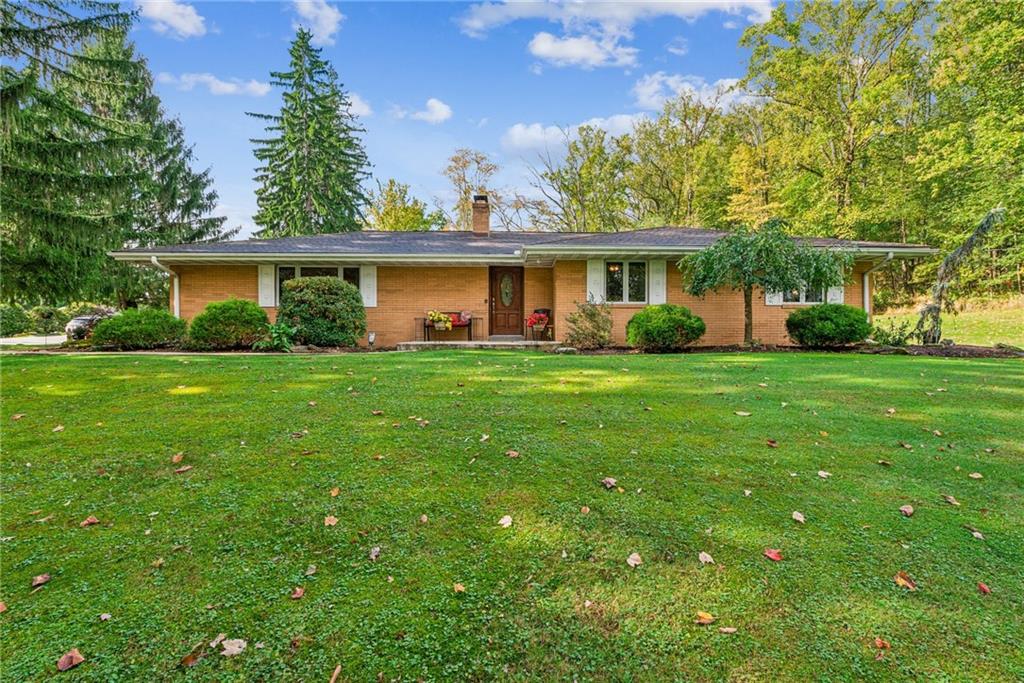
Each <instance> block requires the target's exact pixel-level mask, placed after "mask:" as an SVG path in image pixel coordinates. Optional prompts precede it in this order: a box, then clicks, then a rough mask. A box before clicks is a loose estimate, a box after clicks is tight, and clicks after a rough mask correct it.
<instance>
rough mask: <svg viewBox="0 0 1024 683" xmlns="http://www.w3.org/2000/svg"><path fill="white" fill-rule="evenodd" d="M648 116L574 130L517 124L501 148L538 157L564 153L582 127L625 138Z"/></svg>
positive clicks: (598, 121) (619, 117)
mask: <svg viewBox="0 0 1024 683" xmlns="http://www.w3.org/2000/svg"><path fill="white" fill-rule="evenodd" d="M645 116H646V115H645V114H616V115H614V116H608V117H595V118H591V119H587V120H586V121H581V122H579V123H577V124H576V125H574V126H568V127H566V128H562V127H560V126H545V125H543V124H540V123H529V124H527V123H517V124H515V125H513V126H511V127H510V128H509V129H508V130H506V131H505V133H504V135H502V136H501V146H502V147H503V148H504V149H505V151H507V152H510V153H518V154H525V153H531V152H533V153H536V152H544V151H550V152H552V153H559V154H560V153H561V151H562V150H563V149H564V147H565V143H566V142H567V138H566V135H567V134H568V140H572V139H573V138H575V137H576V130H577V129H578V128H579V127H580V126H590V127H592V128H602V129H604V130H605V131H607V132H608V133H609V134H611V135H623V134H625V133H628V132H630V131H631V130H633V126H635V125H636V123H637V121H639V120H640V119H642V118H645Z"/></svg>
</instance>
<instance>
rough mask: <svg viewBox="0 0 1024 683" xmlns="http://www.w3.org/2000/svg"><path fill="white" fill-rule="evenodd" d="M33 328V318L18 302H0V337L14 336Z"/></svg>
mask: <svg viewBox="0 0 1024 683" xmlns="http://www.w3.org/2000/svg"><path fill="white" fill-rule="evenodd" d="M31 329H32V319H31V318H30V317H28V313H26V312H25V309H24V308H22V307H21V306H19V305H18V304H0V337H13V336H14V335H16V334H23V333H25V332H29V331H31Z"/></svg>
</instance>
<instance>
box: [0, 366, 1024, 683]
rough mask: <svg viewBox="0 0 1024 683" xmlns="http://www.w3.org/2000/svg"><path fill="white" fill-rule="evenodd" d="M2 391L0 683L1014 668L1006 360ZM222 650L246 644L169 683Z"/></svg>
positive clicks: (154, 382)
mask: <svg viewBox="0 0 1024 683" xmlns="http://www.w3.org/2000/svg"><path fill="white" fill-rule="evenodd" d="M2 381H3V384H2V389H3V410H2V423H0V424H2V438H3V442H2V447H3V460H2V469H0V494H2V504H3V509H2V517H3V519H2V526H3V531H2V536H3V542H2V544H0V551H2V585H0V600H2V601H3V602H4V603H6V607H7V610H6V612H4V613H3V614H2V615H0V634H2V639H0V640H2V644H0V656H2V660H3V661H2V674H3V679H4V680H11V681H15V680H17V681H35V680H48V679H49V678H50V677H51V676H52V675H54V672H55V665H56V662H57V659H58V658H59V657H60V655H61V654H62V653H64V652H66V651H68V650H70V649H71V648H78V650H80V652H81V653H82V655H83V656H84V657H85V662H84V663H83V664H81V665H80V666H78V667H77V668H75V669H73V670H72V671H70V672H67V673H64V674H60V677H61V679H65V678H66V679H68V680H79V679H83V680H84V679H88V680H97V681H115V680H121V681H127V680H164V679H182V680H209V681H231V680H239V681H241V680H267V681H277V680H301V681H316V680H319V681H326V680H327V679H328V678H330V676H331V673H332V672H333V671H334V669H335V667H336V666H337V665H339V664H340V665H341V671H342V673H341V676H340V677H339V680H354V681H370V680H378V679H377V676H378V673H379V674H380V675H381V676H382V678H381V680H416V679H417V678H423V679H426V680H437V681H449V680H467V679H469V680H488V679H495V678H498V679H504V680H522V679H535V680H545V681H548V680H557V679H563V680H572V679H574V678H575V679H578V680H594V679H597V680H657V681H663V680H671V679H677V680H678V679H687V680H722V679H733V680H776V679H781V680H808V679H817V680H822V679H830V680H895V679H900V680H907V679H919V680H924V679H932V680H934V679H945V680H964V679H973V680H992V681H997V680H999V681H1006V680H1011V679H1018V680H1019V679H1021V678H1024V654H1022V653H1024V467H1022V463H1024V439H1022V435H1024V431H1022V427H1021V422H1022V415H1024V363H1021V362H1020V361H1019V360H1002V361H1000V360H960V359H943V358H919V357H904V356H892V357H880V356H864V355H853V354H848V355H828V354H796V353H788V354H731V355H730V354H693V355H682V356H664V357H657V356H638V355H631V356H588V357H565V356H553V355H544V354H511V353H484V352H480V353H475V352H462V353H450V354H442V353H436V354H434V353H425V354H350V355H340V356H316V357H310V356H292V357H286V356H263V357H252V356H221V357H217V356H164V357H156V356H111V355H108V356H100V355H78V356H65V357H52V356H51V357H46V356H31V357H30V356H10V355H7V356H4V357H3V358H2ZM761 385H764V386H761ZM310 402H315V405H311V404H310ZM888 408H894V409H895V413H894V414H892V415H889V414H887V409H888ZM372 411H383V413H382V414H380V415H374V414H372ZM737 411H740V412H747V413H750V415H749V416H747V417H743V416H739V415H736V412H737ZM15 414H24V416H23V417H21V418H20V419H17V420H15V419H14V417H13V416H14V415H15ZM416 418H419V420H421V422H418V421H417V419H416ZM428 422H429V423H428ZM58 425H62V426H63V430H62V431H54V430H55V428H56V427H57V426H58ZM933 430H938V432H941V436H940V435H937V433H933ZM484 435H487V436H486V438H485V436H484ZM769 439H772V440H775V441H776V442H777V447H776V448H772V447H769V445H768V443H767V440H769ZM900 442H904V443H906V444H907V445H908V446H909V448H905V447H903V446H901V445H900ZM987 449H992V452H988V450H987ZM509 450H515V451H518V452H519V457H516V458H512V457H508V456H507V455H506V451H509ZM176 453H182V454H183V459H182V460H181V462H180V463H172V456H174V455H175V454H176ZM880 460H884V461H888V462H889V463H891V465H889V466H885V465H880V464H879V461H880ZM183 466H192V469H191V470H189V471H186V472H184V473H181V474H176V473H175V469H176V468H179V467H183ZM819 470H824V471H827V472H828V473H830V474H831V476H829V477H827V478H822V477H820V476H819V475H818V472H819ZM974 472H978V473H981V474H982V475H983V478H981V479H975V478H971V477H970V476H969V474H970V473H974ZM605 477H614V478H615V479H617V482H618V486H620V487H621V490H615V489H612V490H606V489H605V488H604V487H603V486H602V484H601V480H602V479H603V478H605ZM333 487H338V489H340V494H339V495H337V496H336V497H332V495H331V489H332V488H333ZM744 489H747V490H749V491H750V492H751V493H750V495H749V496H745V495H744ZM943 495H952V496H955V497H956V499H957V500H958V501H959V503H960V506H959V507H955V506H953V505H951V504H948V503H946V502H944V501H943V498H942V496H943ZM908 504H909V505H912V506H913V507H914V509H915V512H914V514H913V516H912V517H909V518H907V517H904V516H902V515H901V514H900V511H899V508H900V506H903V505H908ZM583 506H587V507H589V510H590V511H589V514H583V513H582V512H581V507H583ZM794 511H799V512H801V513H802V514H803V515H804V517H805V518H806V523H805V524H798V523H797V522H796V521H794V520H793V519H792V513H793V512H794ZM90 515H94V516H95V517H96V518H98V520H99V524H96V525H92V526H88V527H86V528H82V527H80V526H79V523H80V522H81V521H83V520H85V519H86V518H87V517H88V516H90ZM329 515H331V516H335V517H337V519H338V522H337V525H336V526H325V524H324V519H325V517H326V516H329ZM421 515H426V516H427V521H426V523H421V521H420V516H421ZM505 515H509V516H511V518H512V525H511V526H510V527H508V528H503V527H502V526H500V525H499V519H501V518H502V517H503V516H505ZM967 527H970V528H971V529H976V530H977V531H978V532H980V533H981V534H982V535H983V536H984V538H983V539H978V538H975V537H973V536H972V533H971V530H970V529H968V528H967ZM375 546H378V547H379V548H380V556H379V559H377V561H375V562H374V561H371V560H370V559H369V555H370V553H371V549H372V548H374V547H375ZM766 548H777V549H779V550H781V552H782V555H783V560H782V561H781V562H772V561H770V560H768V559H767V558H766V557H764V556H763V554H762V553H763V552H764V550H765V549H766ZM702 551H703V552H707V553H710V555H711V556H712V557H713V558H714V561H715V564H709V565H705V566H702V565H701V563H700V561H699V560H698V554H699V553H701V552H702ZM634 552H635V553H639V554H640V556H641V557H642V559H643V564H641V565H640V566H638V567H636V568H631V567H630V566H628V565H627V563H626V558H627V557H628V556H629V555H630V554H631V553H634ZM310 565H315V566H316V571H315V573H313V574H312V575H311V576H307V575H306V574H307V567H309V566H310ZM901 570H904V571H906V572H907V573H908V574H909V575H910V576H911V577H912V578H913V580H914V581H916V582H917V586H918V589H917V590H916V591H915V592H910V591H908V590H906V589H904V588H901V587H899V586H897V585H896V584H895V583H894V581H893V576H894V575H895V574H896V573H897V572H898V571H901ZM43 573H48V574H50V576H51V579H50V581H49V582H48V583H46V584H45V585H44V586H42V587H41V588H40V589H39V590H38V591H36V592H34V593H33V592H32V589H31V585H30V584H31V582H32V577H34V576H37V575H40V574H43ZM979 581H983V582H984V583H986V584H987V585H988V586H989V587H990V588H991V594H989V595H982V594H980V593H979V590H978V588H977V583H978V582H979ZM457 583H458V584H462V585H463V586H464V587H465V590H464V592H456V591H455V590H454V586H455V584H457ZM299 586H301V587H304V589H305V595H304V596H303V597H301V599H290V597H289V596H290V594H291V593H292V591H293V589H295V588H296V587H299ZM698 611H705V612H709V613H711V614H713V615H714V616H715V617H716V618H717V621H716V622H715V623H714V624H712V625H710V626H700V625H697V624H696V623H695V620H696V619H697V612H698ZM104 613H106V614H110V615H111V616H110V618H109V620H105V621H101V619H100V615H101V614H104ZM719 627H734V628H736V629H737V631H736V632H735V633H734V634H724V633H720V632H719V630H718V629H719ZM219 633H224V634H226V636H227V638H228V639H244V640H245V641H246V642H247V648H246V649H245V650H244V651H243V652H242V653H241V654H239V655H237V656H234V657H225V656H222V655H221V654H219V653H218V652H216V651H215V650H214V648H209V647H208V648H207V649H206V652H207V654H206V656H205V657H203V658H201V659H200V660H199V661H198V663H197V664H196V665H195V666H194V667H191V668H188V669H184V668H180V666H179V662H180V661H181V659H182V658H183V657H184V656H185V655H186V654H188V653H189V652H190V651H191V650H193V648H194V647H195V646H196V645H197V644H198V643H201V642H206V643H209V642H210V641H211V640H213V639H214V638H215V637H216V636H217V635H218V634H219ZM876 637H877V638H882V639H884V640H886V641H888V642H889V643H890V644H891V649H889V650H887V651H884V652H883V655H882V658H881V659H876V655H877V654H878V653H879V650H878V649H876V647H875V644H874V640H875V638H876ZM218 650H219V648H218Z"/></svg>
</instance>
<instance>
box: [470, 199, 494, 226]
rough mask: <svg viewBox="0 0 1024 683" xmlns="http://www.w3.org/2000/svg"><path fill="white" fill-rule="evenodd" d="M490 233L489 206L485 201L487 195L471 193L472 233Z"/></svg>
mask: <svg viewBox="0 0 1024 683" xmlns="http://www.w3.org/2000/svg"><path fill="white" fill-rule="evenodd" d="M490 233H491V206H490V204H488V203H487V195H485V194H475V195H473V234H474V235H489V234H490Z"/></svg>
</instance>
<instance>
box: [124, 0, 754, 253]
mask: <svg viewBox="0 0 1024 683" xmlns="http://www.w3.org/2000/svg"><path fill="white" fill-rule="evenodd" d="M134 2H135V5H136V6H137V7H138V9H139V12H140V15H141V20H140V22H139V23H138V24H137V27H136V28H135V30H134V32H133V35H132V38H133V40H134V41H135V43H136V45H137V47H138V49H139V51H140V52H141V54H142V55H143V56H145V57H146V59H147V60H148V62H149V66H150V69H151V70H152V72H153V73H154V75H155V76H156V80H157V85H156V88H157V92H158V94H159V95H160V97H161V99H162V100H163V103H164V106H165V108H166V109H167V111H168V113H170V114H172V115H177V116H179V117H180V118H181V120H182V122H183V123H184V125H185V133H186V136H187V138H188V139H189V141H190V142H192V143H194V144H195V151H196V155H197V157H198V159H197V164H198V165H199V166H201V167H207V166H210V167H212V169H213V176H214V180H215V183H216V189H217V191H218V192H219V193H220V199H221V207H220V210H221V212H223V213H224V214H226V215H227V216H228V217H229V220H230V223H231V224H232V225H242V226H243V234H248V233H249V232H251V230H252V229H253V224H252V215H253V213H254V212H255V210H256V201H255V195H254V193H253V190H254V184H253V182H252V176H253V168H254V165H255V164H254V159H253V156H252V145H251V144H250V142H249V138H251V137H258V136H259V135H260V134H261V128H260V125H259V122H258V121H256V120H255V119H251V118H250V117H247V116H246V115H245V112H246V111H257V112H268V113H269V112H274V111H276V109H277V107H278V105H279V92H278V91H277V89H275V88H272V87H271V86H270V85H269V81H270V71H271V70H284V69H285V68H286V67H287V60H288V55H287V50H288V45H289V42H290V40H291V39H292V37H293V36H294V33H295V27H296V26H298V25H302V26H306V27H308V28H310V29H311V30H312V31H313V34H314V39H315V40H316V42H317V43H319V45H320V47H322V48H323V52H324V55H325V56H326V57H327V58H328V59H329V60H330V61H331V62H332V63H333V64H334V66H335V68H336V69H337V71H338V74H339V76H340V77H341V80H342V82H343V83H344V85H345V87H346V89H347V90H348V91H349V92H350V93H353V94H354V95H355V100H356V104H355V110H356V111H357V112H358V113H359V114H360V122H361V123H362V125H363V126H364V127H365V128H366V131H367V132H366V135H365V138H364V139H365V143H366V148H367V153H368V154H369V157H370V161H371V163H372V164H373V175H374V177H375V178H379V179H381V180H386V179H387V178H390V177H394V178H397V179H398V180H400V181H402V182H405V183H409V184H410V185H411V186H412V189H413V192H414V193H415V194H416V195H417V196H418V197H420V198H421V199H424V200H425V201H428V202H432V200H433V198H435V197H438V198H440V199H441V200H445V199H446V198H448V194H447V186H446V182H445V179H444V178H443V176H442V175H441V169H442V167H443V166H444V164H445V161H446V159H447V158H448V156H449V155H450V154H451V153H452V152H453V151H454V150H455V149H456V148H457V147H463V146H464V147H473V148H476V149H480V150H483V151H485V152H487V153H488V154H490V155H491V156H492V158H493V159H494V160H495V161H497V162H498V163H499V164H500V165H501V166H502V172H501V175H500V177H499V182H498V185H500V186H502V187H505V188H508V189H514V190H518V191H521V192H524V193H527V194H530V193H531V190H530V188H529V182H528V179H529V174H528V171H527V164H529V163H533V162H535V160H536V158H537V154H538V152H540V151H543V150H544V149H546V148H547V149H549V150H551V151H552V152H553V153H554V154H557V152H558V148H559V146H560V141H561V139H562V136H561V133H560V131H559V128H564V127H571V126H575V125H578V124H580V123H582V122H591V123H593V124H595V125H600V126H602V127H604V128H606V129H608V130H609V131H611V132H614V133H621V132H624V131H626V130H628V128H629V127H630V125H631V123H632V122H633V121H634V120H635V119H636V118H637V117H641V116H650V115H651V114H652V112H654V111H655V110H656V109H657V108H658V107H659V105H660V104H661V102H663V101H664V98H665V97H668V96H671V95H672V94H673V93H674V92H678V91H680V90H682V89H689V90H692V91H695V92H697V93H699V94H706V93H710V92H712V91H714V89H715V88H716V87H722V86H727V85H729V84H730V83H732V82H733V81H732V79H736V78H739V77H740V76H741V75H742V74H743V72H744V65H745V62H746V57H747V55H746V51H745V50H742V49H741V48H739V47H738V45H737V42H738V40H739V37H740V35H741V33H742V31H743V29H744V28H745V27H746V26H748V25H750V23H752V22H757V21H763V20H765V19H766V18H767V15H768V12H769V11H770V9H771V0H682V1H679V2H669V1H662V2H644V1H640V0H637V1H635V2H629V3H626V2H620V3H609V2H604V3H533V2H518V3H505V2H500V1H499V2H485V3H432V2H431V3H428V2H417V3H408V2H401V3H399V2H377V3H371V2H337V3H335V2H326V1H325V0H287V1H281V2H189V1H187V0H134Z"/></svg>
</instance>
